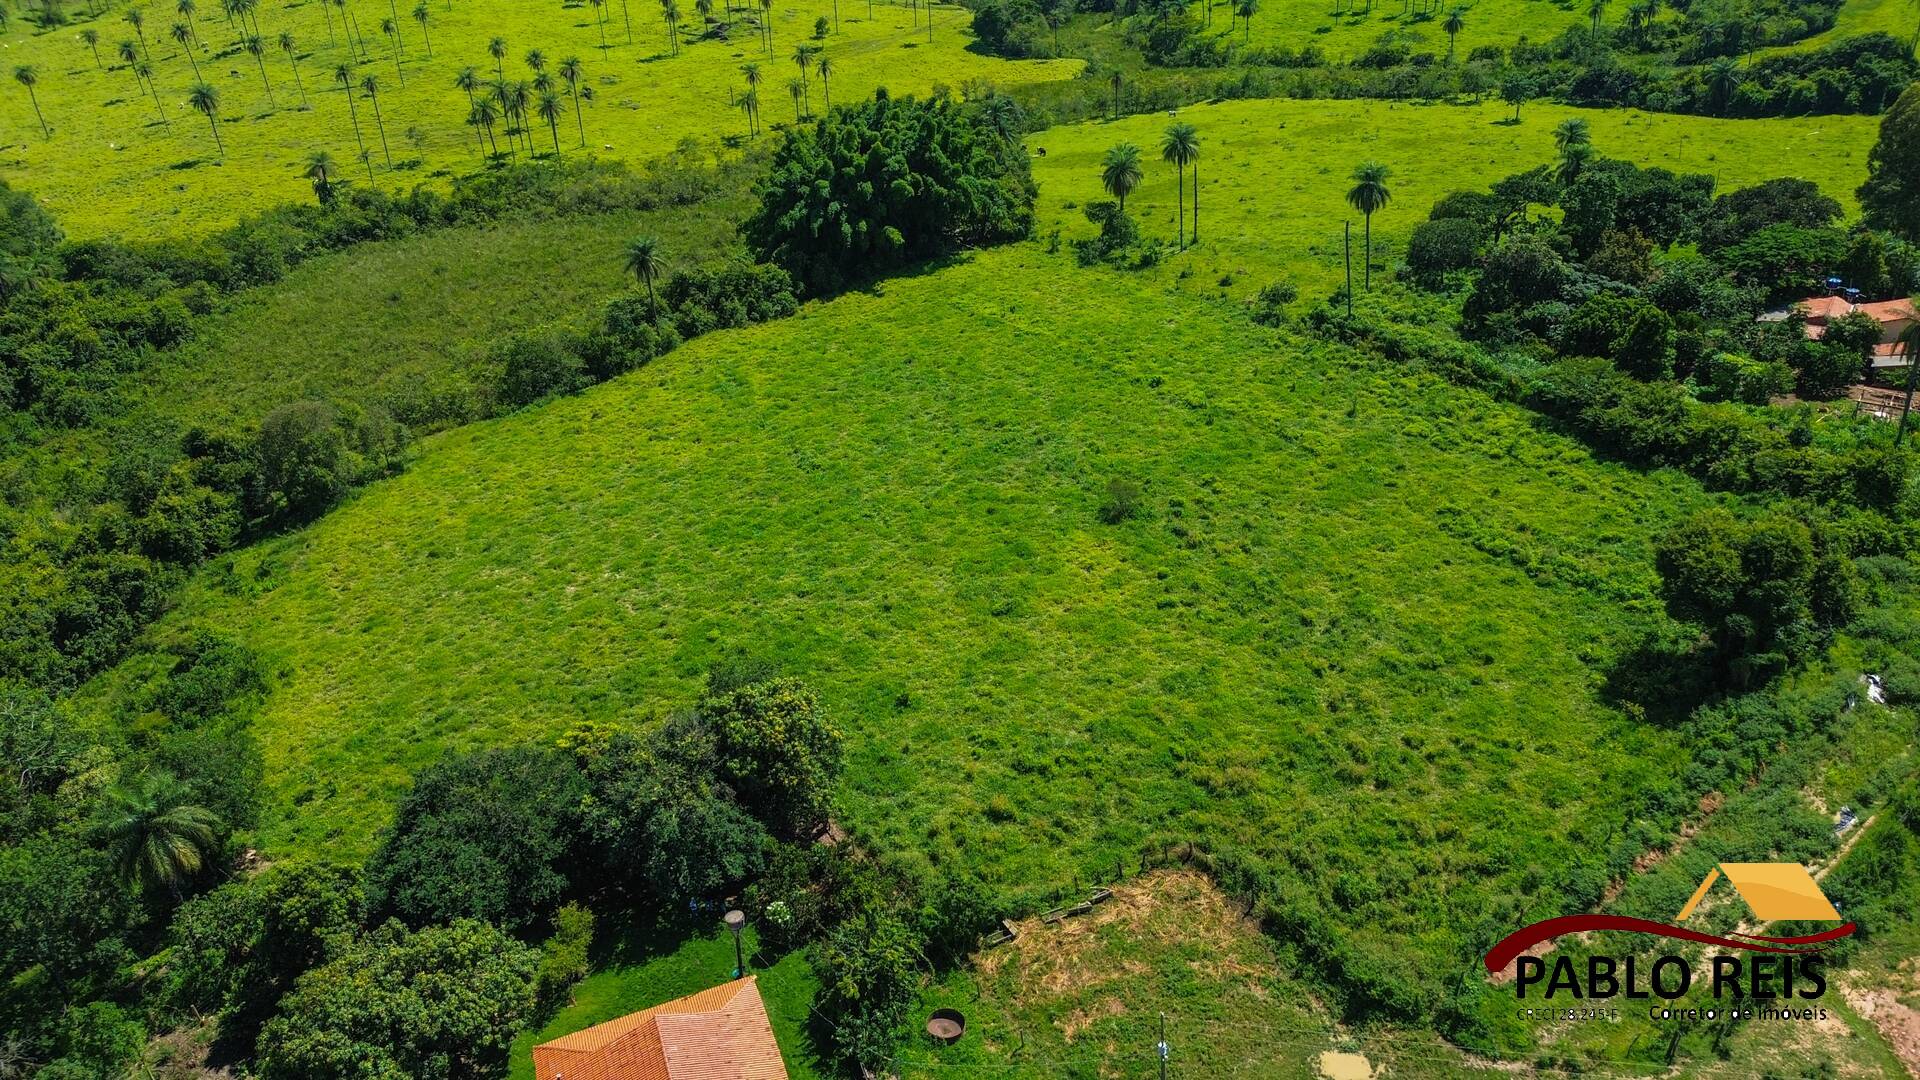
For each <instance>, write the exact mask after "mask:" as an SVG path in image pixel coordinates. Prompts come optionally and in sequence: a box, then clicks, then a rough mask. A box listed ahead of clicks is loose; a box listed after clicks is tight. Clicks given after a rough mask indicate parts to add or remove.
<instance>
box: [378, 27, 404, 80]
mask: <svg viewBox="0 0 1920 1080" xmlns="http://www.w3.org/2000/svg"><path fill="white" fill-rule="evenodd" d="M380 32H381V33H383V34H385V35H387V40H389V41H391V42H393V73H394V75H395V76H397V77H398V78H399V80H400V85H401V86H405V85H407V73H406V72H404V71H402V70H401V69H400V26H399V24H397V23H395V22H394V21H393V20H392V19H381V20H380Z"/></svg>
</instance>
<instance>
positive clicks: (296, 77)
mask: <svg viewBox="0 0 1920 1080" xmlns="http://www.w3.org/2000/svg"><path fill="white" fill-rule="evenodd" d="M287 65H288V66H289V67H291V68H293V85H294V88H295V89H296V90H299V91H300V104H301V105H302V106H304V105H306V103H307V84H306V83H305V82H303V81H301V79H300V61H298V60H295V59H294V58H293V57H292V56H288V57H287Z"/></svg>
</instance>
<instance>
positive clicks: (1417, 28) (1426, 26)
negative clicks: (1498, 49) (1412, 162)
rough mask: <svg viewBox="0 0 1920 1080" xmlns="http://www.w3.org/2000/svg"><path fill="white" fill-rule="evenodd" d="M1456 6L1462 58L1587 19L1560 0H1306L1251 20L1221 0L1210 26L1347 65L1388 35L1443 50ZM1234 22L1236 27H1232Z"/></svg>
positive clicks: (1263, 10)
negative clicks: (1461, 20)
mask: <svg viewBox="0 0 1920 1080" xmlns="http://www.w3.org/2000/svg"><path fill="white" fill-rule="evenodd" d="M1455 6H1458V7H1461V8H1464V9H1465V13H1464V17H1465V19H1466V29H1464V30H1462V31H1461V32H1460V36H1459V38H1458V39H1457V41H1456V42H1455V49H1456V53H1457V55H1458V56H1459V57H1460V58H1462V59H1464V58H1465V57H1466V55H1467V54H1468V53H1469V52H1471V51H1473V49H1474V48H1475V47H1476V46H1479V45H1499V46H1502V47H1505V46H1509V45H1512V44H1513V43H1514V42H1515V41H1518V40H1519V39H1521V38H1528V39H1530V40H1532V41H1535V42H1546V41H1550V40H1552V39H1553V38H1554V37H1556V36H1558V35H1559V33H1560V31H1562V30H1565V29H1566V28H1567V27H1569V26H1572V25H1573V24H1575V23H1578V22H1583V21H1585V19H1586V17H1587V16H1586V10H1585V8H1584V7H1576V6H1575V5H1574V4H1572V3H1566V2H1560V0H1476V2H1473V3H1465V4H1459V5H1453V4H1442V5H1439V6H1434V7H1432V9H1431V10H1429V11H1426V12H1420V11H1417V10H1415V9H1414V7H1413V6H1412V5H1410V4H1406V3H1393V2H1390V0H1389V2H1375V3H1368V2H1366V0H1359V2H1355V3H1334V2H1330V0H1304V2H1299V0H1296V2H1294V3H1288V4H1274V5H1271V6H1269V5H1264V4H1263V5H1261V7H1260V10H1259V11H1258V12H1257V13H1256V14H1255V15H1254V17H1253V20H1252V24H1251V26H1248V25H1244V24H1241V23H1239V22H1238V20H1235V19H1231V18H1230V15H1231V12H1232V9H1233V7H1234V5H1232V4H1229V3H1226V2H1225V0H1220V2H1218V3H1216V4H1215V6H1214V9H1213V26H1214V32H1215V33H1218V34H1219V35H1220V36H1222V37H1226V38H1230V39H1232V40H1233V41H1236V42H1246V43H1249V44H1252V45H1256V46H1264V47H1266V48H1270V49H1280V48H1285V49H1293V50H1295V51H1296V52H1297V51H1299V50H1301V49H1305V48H1307V47H1309V46H1317V47H1319V49H1320V50H1321V51H1322V52H1324V53H1325V54H1326V56H1327V59H1329V60H1331V61H1333V62H1335V63H1345V62H1347V61H1349V60H1352V59H1354V58H1355V57H1357V56H1359V55H1360V54H1362V53H1364V52H1366V51H1367V49H1369V48H1371V47H1372V46H1373V44H1374V43H1375V42H1376V41H1378V40H1380V38H1381V37H1382V36H1384V35H1387V34H1397V35H1398V36H1400V37H1401V38H1402V40H1405V41H1407V42H1408V43H1409V44H1411V45H1412V46H1413V50H1414V51H1415V52H1430V53H1433V54H1435V55H1437V56H1445V55H1446V53H1447V34H1446V31H1445V30H1442V29H1441V28H1440V27H1441V24H1442V23H1444V22H1446V19H1447V12H1448V11H1451V10H1452V9H1453V8H1454V7H1455ZM1229 22H1232V23H1233V24H1234V25H1232V26H1229V25H1228V23H1229Z"/></svg>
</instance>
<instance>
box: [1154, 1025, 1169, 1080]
mask: <svg viewBox="0 0 1920 1080" xmlns="http://www.w3.org/2000/svg"><path fill="white" fill-rule="evenodd" d="M1153 1048H1154V1049H1155V1050H1158V1051H1159V1052H1160V1080H1167V1014H1166V1013H1161V1014H1160V1041H1159V1042H1157V1043H1155V1044H1154V1045H1153Z"/></svg>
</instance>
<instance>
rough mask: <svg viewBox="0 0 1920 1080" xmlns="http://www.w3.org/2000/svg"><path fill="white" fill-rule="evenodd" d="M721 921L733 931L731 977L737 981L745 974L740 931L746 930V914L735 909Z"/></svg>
mask: <svg viewBox="0 0 1920 1080" xmlns="http://www.w3.org/2000/svg"><path fill="white" fill-rule="evenodd" d="M722 921H723V922H725V923H726V924H727V929H729V930H731V931H733V977H734V978H736V979H738V978H740V977H741V976H742V975H745V974H746V973H747V954H746V951H745V948H744V947H743V946H742V945H741V944H740V931H742V930H745V929H746V928H747V913H746V912H744V911H741V910H740V909H738V908H735V909H734V910H732V911H729V912H727V913H726V915H725V916H724V917H723V918H722Z"/></svg>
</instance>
